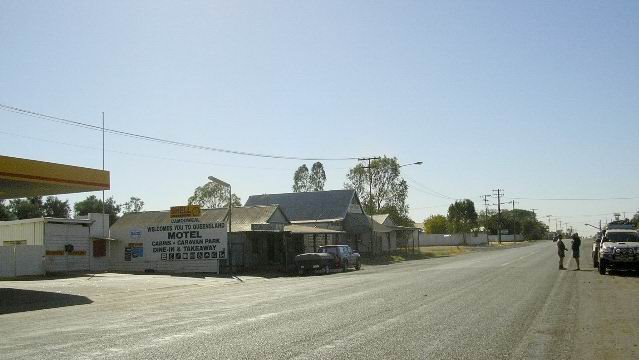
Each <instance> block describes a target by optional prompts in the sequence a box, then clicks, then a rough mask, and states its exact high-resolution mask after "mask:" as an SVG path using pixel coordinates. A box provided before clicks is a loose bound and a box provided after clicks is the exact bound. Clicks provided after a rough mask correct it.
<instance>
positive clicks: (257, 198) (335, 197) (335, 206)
mask: <svg viewBox="0 0 639 360" xmlns="http://www.w3.org/2000/svg"><path fill="white" fill-rule="evenodd" d="M353 196H356V195H355V190H330V191H314V192H298V193H284V194H264V195H251V196H249V198H248V200H246V204H245V206H255V205H273V204H277V205H279V206H280V208H281V209H282V211H283V212H284V214H286V216H287V217H288V219H289V220H290V221H305V220H322V219H343V218H344V217H346V213H347V212H348V207H349V205H350V203H351V201H352V200H353Z"/></svg>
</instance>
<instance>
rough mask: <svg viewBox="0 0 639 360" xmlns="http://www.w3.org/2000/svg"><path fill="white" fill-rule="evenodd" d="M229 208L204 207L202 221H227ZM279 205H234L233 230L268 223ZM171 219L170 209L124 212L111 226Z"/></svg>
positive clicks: (137, 225) (118, 228) (158, 222)
mask: <svg viewBox="0 0 639 360" xmlns="http://www.w3.org/2000/svg"><path fill="white" fill-rule="evenodd" d="M228 211H229V209H228V208H220V209H203V210H202V216H200V221H201V222H226V221H227V216H228ZM276 211H281V210H278V206H277V205H270V206H248V207H247V206H245V207H234V208H233V210H232V214H231V223H232V224H231V230H232V232H242V231H251V224H268V223H269V220H270V219H271V217H272V216H273V214H274V213H275V212H276ZM170 221H171V218H170V215H169V211H143V212H138V213H128V214H124V215H123V216H122V217H121V218H120V219H118V221H116V222H115V224H113V225H112V226H111V230H116V231H117V230H127V229H130V228H134V227H140V226H144V225H151V224H163V223H168V222H170Z"/></svg>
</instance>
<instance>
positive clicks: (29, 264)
mask: <svg viewBox="0 0 639 360" xmlns="http://www.w3.org/2000/svg"><path fill="white" fill-rule="evenodd" d="M43 258H44V246H42V245H18V246H0V277H15V276H25V275H43V274H44V264H43Z"/></svg>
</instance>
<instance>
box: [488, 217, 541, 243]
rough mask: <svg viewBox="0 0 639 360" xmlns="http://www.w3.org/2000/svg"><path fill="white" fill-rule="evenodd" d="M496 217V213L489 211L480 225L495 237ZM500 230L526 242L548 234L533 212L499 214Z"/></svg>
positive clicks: (496, 229) (496, 230)
mask: <svg viewBox="0 0 639 360" xmlns="http://www.w3.org/2000/svg"><path fill="white" fill-rule="evenodd" d="M498 221H499V219H498V215H497V212H496V211H491V212H489V214H488V217H487V218H486V219H482V222H483V223H482V225H483V226H484V227H485V228H486V229H487V231H488V232H489V233H490V234H493V235H496V234H497V232H498V226H497V225H498ZM501 229H502V230H508V231H509V232H510V233H512V232H513V230H514V231H515V233H516V234H518V235H521V236H522V237H523V238H524V239H526V240H537V239H543V238H545V237H546V234H547V233H548V226H547V225H546V224H544V223H543V222H542V221H539V220H537V217H536V215H535V213H534V212H532V211H528V210H522V209H515V210H504V211H502V212H501Z"/></svg>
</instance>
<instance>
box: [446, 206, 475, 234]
mask: <svg viewBox="0 0 639 360" xmlns="http://www.w3.org/2000/svg"><path fill="white" fill-rule="evenodd" d="M476 226H477V211H475V203H473V202H472V200H469V199H464V200H458V201H455V202H454V203H453V204H451V205H450V206H449V207H448V228H449V230H450V232H452V233H467V232H469V231H471V230H472V229H473V228H474V227H476Z"/></svg>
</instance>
